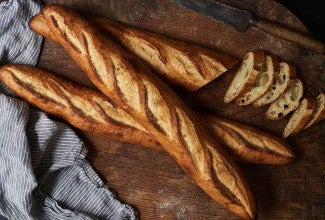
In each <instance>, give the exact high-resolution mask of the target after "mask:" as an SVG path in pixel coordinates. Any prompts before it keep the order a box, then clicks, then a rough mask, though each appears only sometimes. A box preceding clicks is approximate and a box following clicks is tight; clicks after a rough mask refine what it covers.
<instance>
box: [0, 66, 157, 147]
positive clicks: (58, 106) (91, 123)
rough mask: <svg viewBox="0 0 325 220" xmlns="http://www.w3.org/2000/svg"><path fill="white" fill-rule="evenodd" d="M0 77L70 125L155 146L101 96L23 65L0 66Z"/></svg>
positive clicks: (44, 109) (125, 114)
mask: <svg viewBox="0 0 325 220" xmlns="http://www.w3.org/2000/svg"><path fill="white" fill-rule="evenodd" d="M0 80H1V81H2V82H3V83H4V84H6V85H7V86H8V88H10V89H11V90H12V91H13V92H14V93H15V94H16V95H18V96H20V97H22V98H23V99H25V100H26V101H27V102H29V103H31V104H33V105H34V106H36V107H38V108H39V109H41V110H43V111H45V112H47V113H49V114H52V115H55V116H58V117H60V118H63V119H64V120H66V121H68V122H69V123H70V124H72V125H73V126H75V127H77V128H79V129H81V130H83V131H88V132H92V133H97V134H105V135H109V136H111V137H112V138H114V139H117V140H122V141H126V142H130V143H135V144H141V145H144V146H147V147H152V148H156V149H159V148H161V147H160V145H159V143H158V142H157V141H156V140H155V139H153V138H151V136H150V133H149V132H148V131H147V130H146V129H145V128H143V127H142V126H141V125H140V124H139V123H137V122H136V121H135V120H134V119H133V118H132V117H131V116H130V115H129V114H127V113H126V112H125V111H124V110H122V109H119V108H117V107H116V105H115V104H114V103H113V102H112V101H111V100H109V99H108V98H107V97H106V96H105V95H103V94H102V93H100V92H97V91H95V90H92V89H88V88H86V87H82V86H78V85H76V84H73V83H70V82H69V81H67V80H64V79H62V78H60V77H57V76H55V75H53V74H50V73H48V72H47V71H45V70H41V69H38V68H35V67H31V66H27V65H12V64H7V65H4V66H2V67H0Z"/></svg>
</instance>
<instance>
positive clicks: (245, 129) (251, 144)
mask: <svg viewBox="0 0 325 220" xmlns="http://www.w3.org/2000/svg"><path fill="white" fill-rule="evenodd" d="M201 118H202V119H203V120H204V121H205V124H206V126H207V127H208V128H209V130H210V131H213V135H216V137H217V138H218V139H219V140H221V142H222V143H224V144H225V145H227V146H228V149H230V151H231V152H232V154H233V155H235V156H236V157H237V158H238V159H239V160H240V161H246V162H253V163H259V164H286V163H289V162H291V161H292V160H293V159H294V153H293V152H292V150H291V148H290V146H289V145H288V144H287V143H286V142H285V141H284V140H282V139H281V138H278V137H276V136H273V135H270V134H267V133H265V132H262V131H259V130H257V129H255V128H252V127H249V126H247V125H243V124H240V123H237V122H234V121H230V120H226V119H222V118H218V117H216V116H211V115H201Z"/></svg>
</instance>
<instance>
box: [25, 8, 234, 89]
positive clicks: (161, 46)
mask: <svg viewBox="0 0 325 220" xmlns="http://www.w3.org/2000/svg"><path fill="white" fill-rule="evenodd" d="M90 20H91V21H93V22H94V23H95V24H96V25H97V26H99V27H100V28H102V30H104V31H107V32H109V33H111V34H113V35H115V36H116V39H117V40H118V41H119V42H120V43H121V44H122V45H123V46H124V47H125V48H127V49H128V50H129V51H131V52H132V53H134V54H135V55H137V56H138V57H140V58H141V59H142V60H143V61H144V62H145V63H146V64H147V65H148V66H149V67H151V68H152V69H154V70H155V73H158V74H159V76H160V77H162V78H164V79H166V80H167V81H169V82H171V83H173V84H176V85H178V86H181V87H182V88H184V89H186V90H189V91H195V90H197V89H199V88H201V87H202V86H204V85H205V84H207V83H209V82H210V81H212V80H213V79H215V78H217V77H218V76H220V75H221V74H222V73H224V72H226V71H227V70H228V69H229V68H231V67H232V66H234V65H235V63H236V62H237V60H236V59H234V58H232V57H230V56H228V55H225V54H223V53H220V52H217V51H214V50H209V49H206V48H203V47H199V46H196V45H192V44H188V43H184V42H181V41H177V40H174V39H170V38H167V37H165V36H162V35H159V34H155V33H152V32H149V31H145V30H142V29H138V28H132V27H129V26H126V25H124V24H121V23H118V22H115V21H111V20H108V19H105V18H91V19H90ZM29 25H30V26H31V28H32V29H33V30H34V31H35V32H36V33H39V34H42V35H43V36H46V37H48V38H50V39H53V36H51V33H50V30H49V28H48V27H47V26H46V24H45V21H44V18H43V17H42V15H41V14H39V15H36V16H34V17H33V18H32V20H31V21H30V23H29ZM53 40H55V39H53Z"/></svg>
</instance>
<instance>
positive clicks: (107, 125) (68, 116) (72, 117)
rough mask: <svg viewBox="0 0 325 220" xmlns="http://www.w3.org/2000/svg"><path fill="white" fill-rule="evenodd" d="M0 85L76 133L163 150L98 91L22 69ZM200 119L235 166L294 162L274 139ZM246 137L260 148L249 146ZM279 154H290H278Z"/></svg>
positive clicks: (2, 76)
mask: <svg viewBox="0 0 325 220" xmlns="http://www.w3.org/2000/svg"><path fill="white" fill-rule="evenodd" d="M0 80H1V81H3V83H5V84H6V85H7V86H8V87H9V88H10V89H11V90H12V91H14V92H15V93H16V95H18V96H19V97H21V98H23V99H24V100H26V101H28V102H29V103H31V104H32V105H34V106H36V107H37V108H39V109H41V110H43V111H45V112H47V113H49V114H53V115H56V116H58V117H61V118H63V119H65V120H66V121H68V122H69V123H70V124H72V125H74V126H75V127H77V128H79V129H80V130H83V131H87V132H92V133H98V134H106V135H110V136H111V137H112V138H114V139H117V140H120V141H125V142H130V143H135V144H139V145H143V146H146V147H151V148H154V149H157V150H163V148H162V147H161V146H160V145H159V144H158V143H157V141H156V140H155V139H154V138H153V136H152V135H151V134H149V132H147V131H146V130H145V129H144V128H143V127H142V126H141V125H139V124H138V123H137V122H136V121H135V120H134V119H133V118H132V117H131V116H130V115H129V114H128V113H127V112H125V111H124V110H123V109H120V108H117V107H116V106H115V105H113V104H112V102H111V101H110V100H109V99H108V98H106V97H105V96H104V95H103V94H102V93H101V92H99V91H95V90H93V89H89V88H86V87H82V86H79V85H77V84H74V83H71V82H69V81H67V80H65V79H63V78H60V77H58V76H56V75H54V74H52V73H50V72H48V71H45V70H42V69H39V68H36V67H32V66H27V65H12V64H10V65H5V66H2V67H0ZM103 113H104V114H103ZM199 117H200V119H201V120H202V121H203V122H204V124H205V125H206V126H207V128H208V129H209V130H210V132H211V133H212V135H214V136H216V137H217V138H218V139H220V141H221V142H222V143H223V144H224V146H225V147H226V148H227V150H229V151H230V152H231V153H232V154H233V155H235V156H236V159H237V160H239V161H243V162H249V163H259V164H284V163H288V162H290V161H291V160H292V158H293V153H292V152H291V151H290V147H289V146H288V145H287V144H286V143H283V142H281V141H280V140H278V138H276V137H271V139H270V140H269V138H268V137H269V136H268V135H267V134H264V133H262V132H259V131H257V130H254V129H253V128H248V127H247V126H246V127H245V126H243V125H241V124H239V123H235V122H231V121H227V122H228V124H230V126H231V125H232V126H237V127H239V128H242V129H241V131H242V132H241V133H238V132H236V131H234V130H231V129H230V128H227V127H223V126H221V125H220V124H221V122H222V121H224V120H223V119H220V118H218V117H214V116H211V115H203V114H200V115H199ZM242 133H243V134H242ZM251 136H253V137H254V138H256V139H258V140H259V142H254V143H251V141H250V139H251V138H250V137H251ZM247 137H248V138H247ZM245 138H246V139H245ZM259 143H266V144H268V145H271V147H269V149H271V150H265V149H263V148H264V146H262V145H260V144H259ZM274 143H275V144H274ZM282 151H286V152H289V153H287V154H283V153H282ZM251 155H253V156H251Z"/></svg>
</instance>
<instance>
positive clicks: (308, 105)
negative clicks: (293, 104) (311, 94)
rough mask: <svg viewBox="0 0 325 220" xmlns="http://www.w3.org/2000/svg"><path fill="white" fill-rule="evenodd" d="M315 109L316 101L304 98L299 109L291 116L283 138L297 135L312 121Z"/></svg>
mask: <svg viewBox="0 0 325 220" xmlns="http://www.w3.org/2000/svg"><path fill="white" fill-rule="evenodd" d="M314 107H315V101H314V100H313V99H309V98H304V99H303V100H302V101H301V103H300V105H299V107H298V108H297V109H296V110H295V112H294V113H293V115H292V116H291V118H290V120H289V122H288V124H287V126H286V127H285V129H284V131H283V135H282V136H283V137H284V138H287V137H289V136H291V135H295V134H297V133H298V132H299V131H301V130H302V129H303V128H304V126H305V124H306V123H307V121H308V120H309V119H310V116H311V114H312V113H313V109H314Z"/></svg>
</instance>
